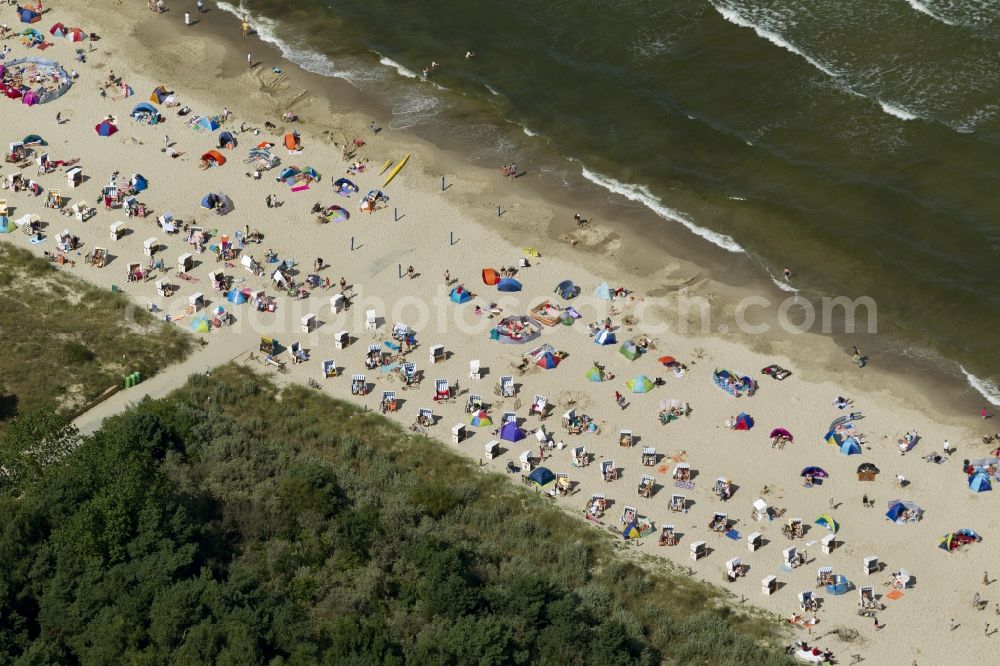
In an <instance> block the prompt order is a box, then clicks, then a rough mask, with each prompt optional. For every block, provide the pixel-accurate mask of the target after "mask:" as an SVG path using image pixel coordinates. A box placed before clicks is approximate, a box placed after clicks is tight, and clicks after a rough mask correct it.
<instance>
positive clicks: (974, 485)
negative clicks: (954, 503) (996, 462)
mask: <svg viewBox="0 0 1000 666" xmlns="http://www.w3.org/2000/svg"><path fill="white" fill-rule="evenodd" d="M969 490H971V491H972V492H974V493H984V492H986V491H988V490H993V485H992V484H991V483H990V475H989V474H987V473H986V472H983V471H979V472H976V473H975V474H973V475H972V476H971V477H970V478H969Z"/></svg>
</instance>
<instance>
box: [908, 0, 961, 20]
mask: <svg viewBox="0 0 1000 666" xmlns="http://www.w3.org/2000/svg"><path fill="white" fill-rule="evenodd" d="M906 2H908V3H909V4H910V7H913V9H915V10H916V11H918V12H920V13H921V14H924V15H925V16H930V17H931V18H932V19H934V20H935V21H940V22H941V23H944V24H945V25H956V23H955V22H954V21H949V20H948V19H946V18H945V17H943V16H941V15H940V14H937V13H935V12H934V11H933V10H931V8H930V7H928V6H927V5H925V4H924V3H922V2H918V0H906Z"/></svg>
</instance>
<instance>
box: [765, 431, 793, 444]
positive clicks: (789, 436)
mask: <svg viewBox="0 0 1000 666" xmlns="http://www.w3.org/2000/svg"><path fill="white" fill-rule="evenodd" d="M769 437H770V438H771V439H774V438H775V437H784V438H785V439H787V440H788V441H789V442H791V441H793V440H792V433H790V432H788V431H787V430H785V429H784V428H775V429H774V430H772V431H771V434H770V435H769Z"/></svg>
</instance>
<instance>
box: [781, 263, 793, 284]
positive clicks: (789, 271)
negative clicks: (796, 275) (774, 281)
mask: <svg viewBox="0 0 1000 666" xmlns="http://www.w3.org/2000/svg"><path fill="white" fill-rule="evenodd" d="M782 274H783V275H784V276H785V282H788V281H789V280H791V279H792V269H791V268H789V267H788V266H785V270H784V271H782Z"/></svg>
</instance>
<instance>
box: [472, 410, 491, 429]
mask: <svg viewBox="0 0 1000 666" xmlns="http://www.w3.org/2000/svg"><path fill="white" fill-rule="evenodd" d="M469 425H473V426H476V427H477V428H484V427H486V426H491V425H493V419H491V418H490V415H489V414H487V413H486V410H479V411H478V412H476V413H475V414H473V415H472V418H470V419H469Z"/></svg>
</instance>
